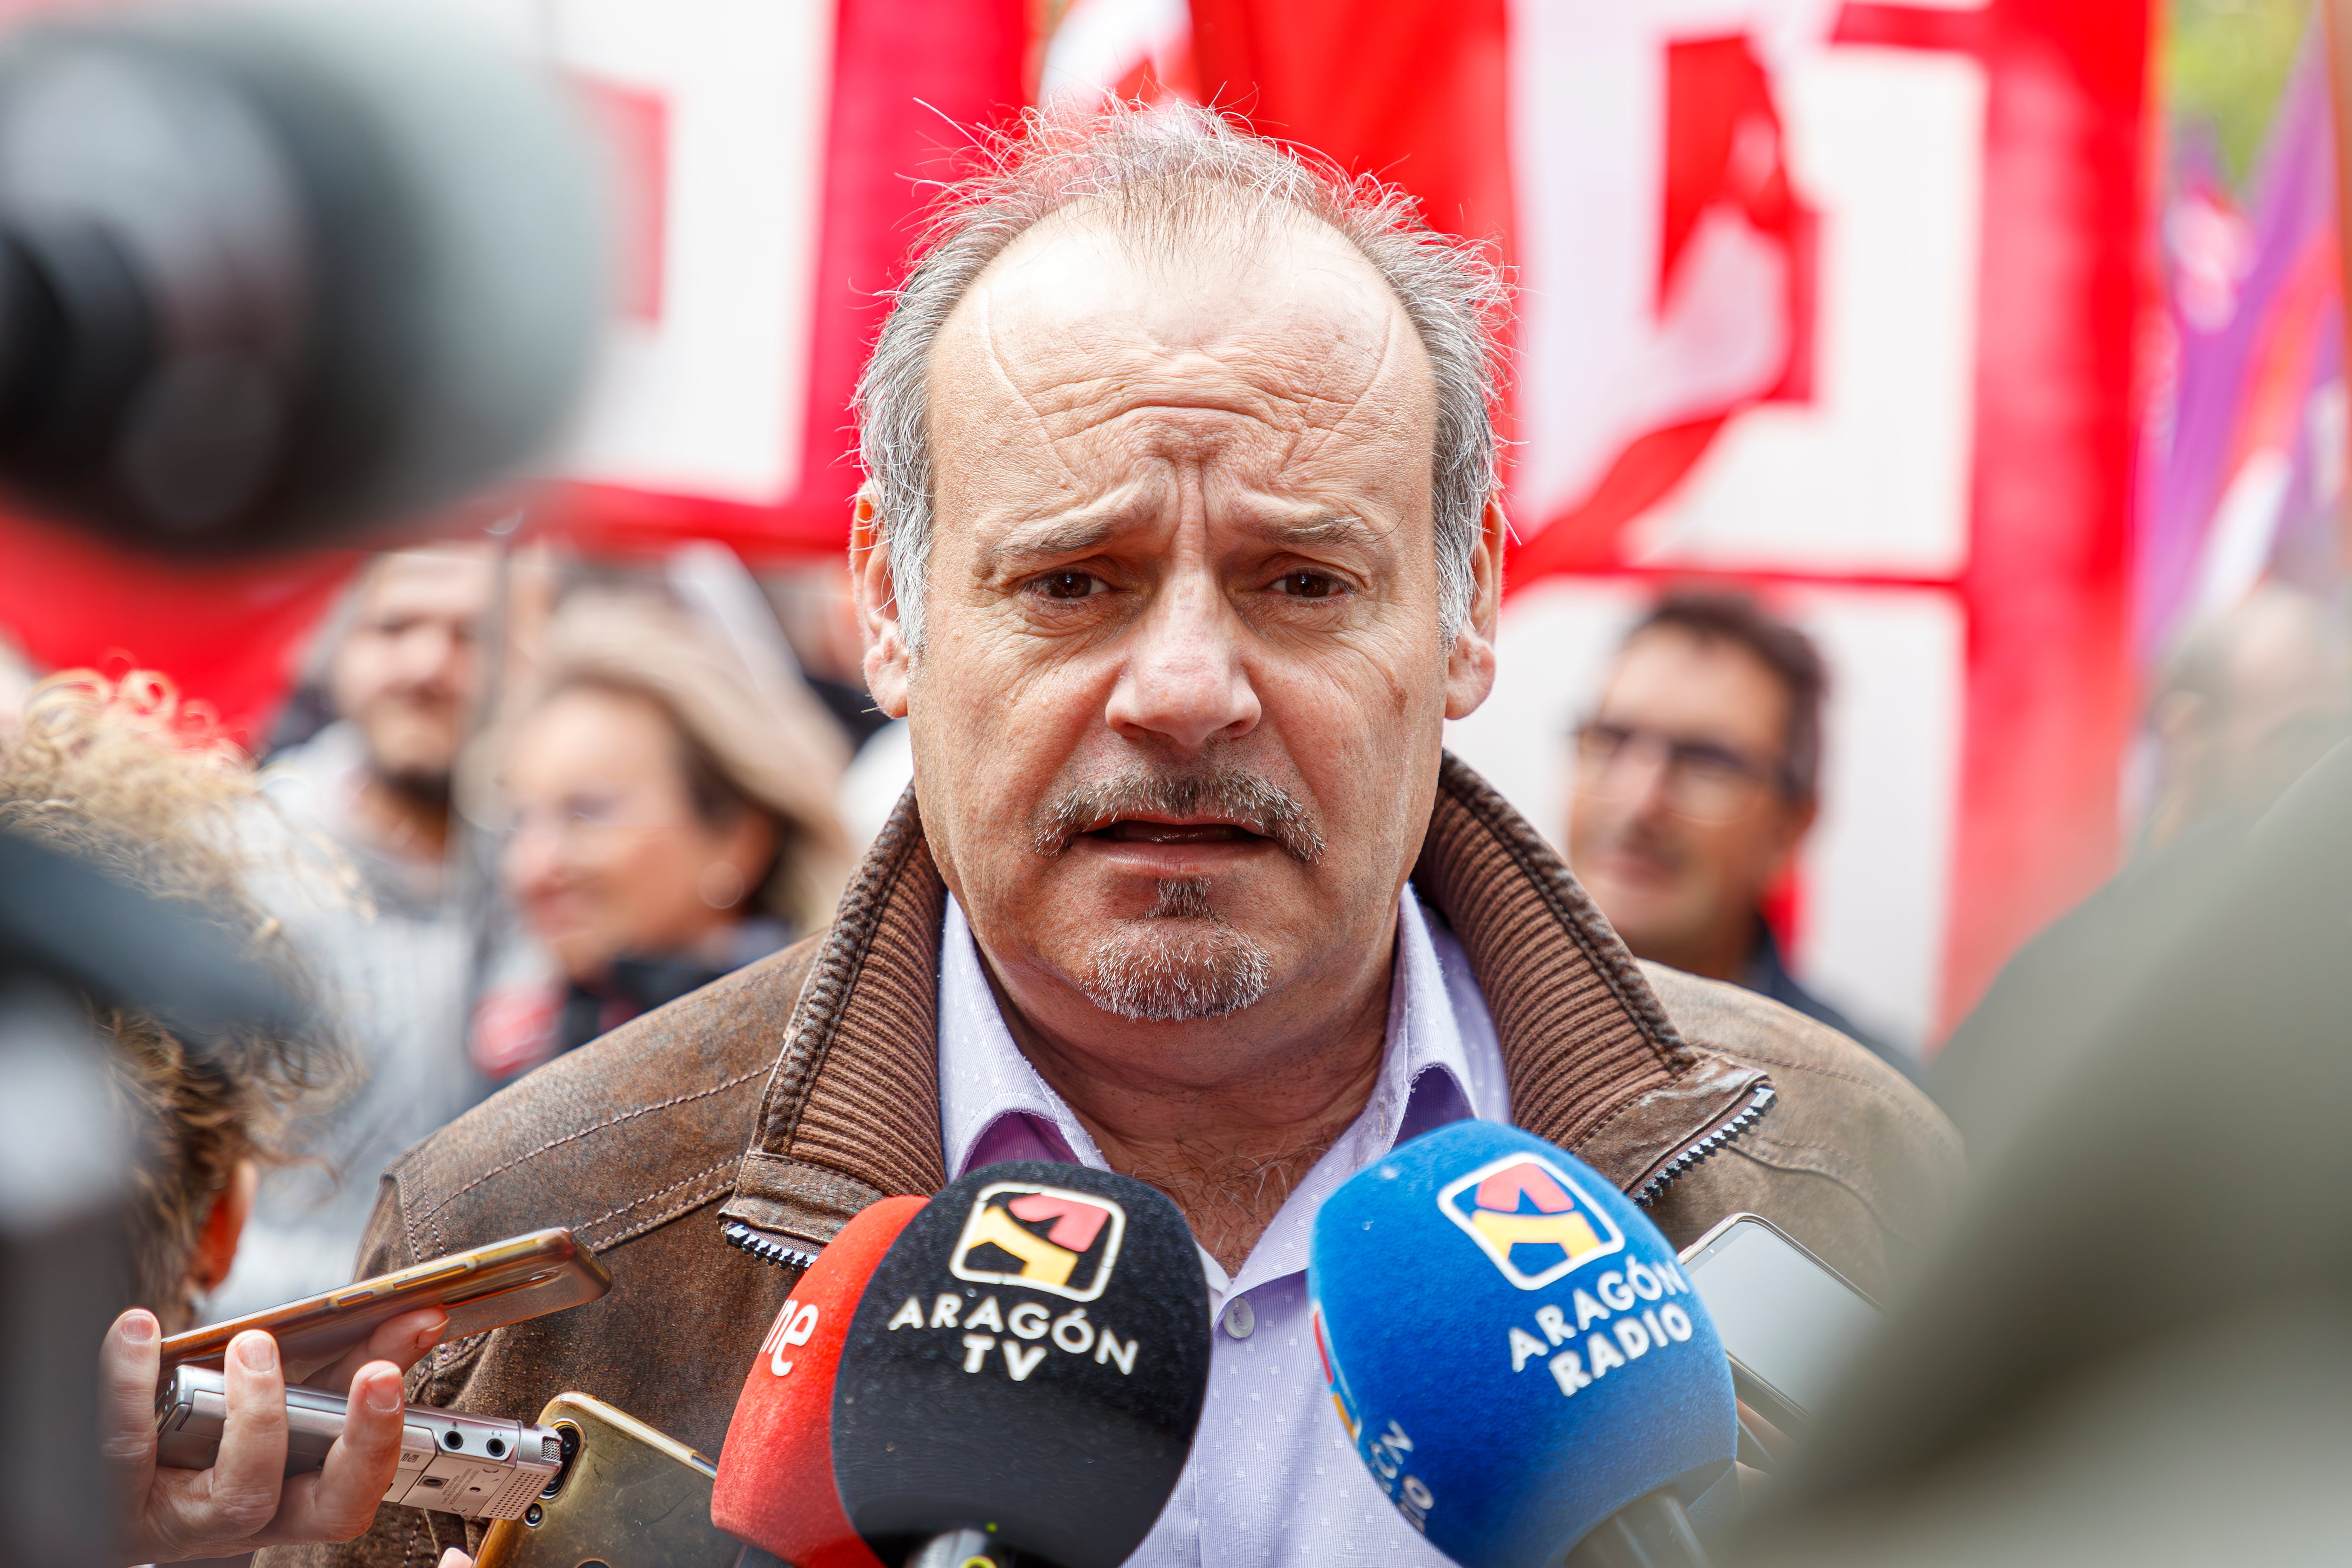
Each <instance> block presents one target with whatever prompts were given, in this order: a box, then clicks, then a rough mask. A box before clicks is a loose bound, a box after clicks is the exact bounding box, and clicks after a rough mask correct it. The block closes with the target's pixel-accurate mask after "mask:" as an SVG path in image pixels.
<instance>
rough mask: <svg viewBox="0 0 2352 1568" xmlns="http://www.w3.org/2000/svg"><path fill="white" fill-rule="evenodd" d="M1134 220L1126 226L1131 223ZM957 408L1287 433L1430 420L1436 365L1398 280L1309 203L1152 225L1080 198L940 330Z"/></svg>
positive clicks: (938, 372)
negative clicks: (1364, 416)
mask: <svg viewBox="0 0 2352 1568" xmlns="http://www.w3.org/2000/svg"><path fill="white" fill-rule="evenodd" d="M1122 220H1126V221H1122ZM932 373H933V374H932V399H933V404H934V412H935V413H938V412H940V403H941V401H942V399H943V398H944V399H949V400H953V399H956V398H960V397H965V396H969V395H971V394H973V393H975V392H977V391H979V390H980V388H979V387H978V386H976V385H974V384H973V382H974V378H975V377H977V379H978V380H979V381H981V382H985V383H993V384H995V387H996V389H997V390H999V391H1012V392H1013V393H1014V394H1015V395H1018V396H1020V397H1021V398H1022V400H1023V401H1024V403H1027V404H1028V405H1029V408H1028V411H1029V412H1030V413H1031V414H1032V415H1034V416H1036V417H1037V418H1039V419H1040V420H1042V421H1044V422H1045V424H1046V425H1047V426H1049V427H1051V426H1054V425H1055V424H1056V423H1057V422H1058V421H1059V419H1061V418H1062V417H1065V416H1076V417H1081V418H1084V419H1086V420H1087V421H1089V422H1094V421H1099V420H1100V419H1102V418H1104V417H1106V416H1116V414H1117V412H1118V405H1122V404H1124V405H1131V406H1135V407H1145V406H1160V407H1167V406H1177V407H1181V406H1184V405H1199V406H1202V407H1204V408H1210V409H1215V410H1222V411H1225V412H1229V413H1234V414H1240V415H1244V416H1248V417H1251V418H1254V419H1256V420H1260V421H1263V422H1264V423H1265V424H1268V425H1272V426H1277V427H1282V428H1293V429H1296V428H1302V427H1311V426H1328V424H1330V423H1331V422H1332V421H1333V419H1334V418H1335V417H1337V416H1339V415H1340V414H1342V413H1344V412H1346V411H1349V410H1355V409H1357V408H1358V407H1359V406H1360V405H1362V404H1364V403H1365V401H1366V400H1367V398H1370V399H1372V400H1373V401H1374V402H1376V403H1378V404H1382V405H1392V406H1391V407H1390V408H1389V409H1388V410H1387V413H1388V415H1389V417H1391V418H1394V417H1399V416H1402V417H1408V418H1412V419H1414V420H1415V421H1416V422H1424V423H1425V422H1427V421H1428V420H1429V419H1430V417H1431V415H1432V411H1433V398H1434V395H1433V388H1432V386H1431V384H1430V377H1429V369H1428V363H1427V357H1426V355H1425V353H1423V349H1422V345H1421V342H1420V339H1419V335H1418V334H1417V333H1416V332H1415V331H1414V330H1413V327H1412V322H1411V321H1410V319H1409V318H1407V317H1406V315H1405V313H1404V309H1403V307H1402V304H1401V303H1400V302H1399V301H1398V300H1397V298H1396V296H1395V294H1394V293H1393V292H1392V291H1391V289H1390V288H1389V287H1388V284H1387V282H1386V281H1385V280H1384V279H1382V278H1381V275H1380V273H1379V272H1378V271H1377V270H1376V269H1375V268H1373V267H1372V265H1371V263H1370V262H1369V261H1368V260H1366V259H1365V258H1364V256H1363V254H1362V252H1360V250H1358V249H1357V248H1356V247H1355V246H1354V245H1353V244H1352V243H1350V242H1349V239H1348V238H1347V237H1346V236H1344V235H1342V234H1340V233H1339V231H1338V230H1336V229H1334V228H1332V227H1331V226H1329V225H1328V224H1326V223H1324V222H1322V221H1321V220H1320V219H1318V218H1316V217H1314V216H1312V215H1310V214H1307V213H1305V212H1301V211H1298V210H1297V209H1295V208H1286V209H1278V210H1276V211H1275V212H1272V213H1259V212H1243V211H1238V210H1235V211H1230V212H1223V211H1221V208H1220V207H1219V206H1218V205H1204V206H1203V207H1202V209H1201V210H1200V211H1197V212H1193V213H1191V214H1189V215H1187V216H1185V217H1184V218H1183V220H1182V221H1170V220H1167V219H1165V218H1164V217H1162V218H1160V219H1159V220H1157V221H1151V222H1148V223H1144V224H1141V225H1138V224H1137V223H1136V222H1134V221H1133V220H1132V215H1129V214H1122V213H1119V212H1117V211H1115V210H1112V209H1110V208H1108V207H1107V206H1105V205H1101V204H1095V203H1076V204H1073V205H1071V206H1068V207H1066V208H1064V209H1062V210H1061V211H1060V212H1057V213H1055V214H1054V215H1052V216H1049V217H1047V218H1046V219H1045V220H1044V221H1042V222H1040V223H1039V224H1037V225H1036V226H1034V227H1032V228H1031V229H1030V230H1029V231H1028V232H1026V233H1025V234H1024V235H1023V236H1022V237H1020V238H1019V239H1017V240H1015V241H1014V242H1013V244H1012V245H1011V246H1009V247H1006V249H1005V251H1004V253H1003V255H1001V256H999V257H998V258H996V259H995V260H994V261H993V262H992V263H991V264H990V265H989V266H988V268H985V269H984V270H983V271H982V273H981V275H980V277H979V279H977V280H976V281H975V282H974V284H973V286H972V288H971V289H970V290H969V291H968V292H967V293H966V295H965V296H964V298H963V300H961V301H960V302H959V304H958V306H957V308H956V310H954V311H953V312H952V313H951V314H950V317H949V319H948V321H947V323H946V326H945V328H944V329H943V330H942V331H941V332H940V339H939V343H938V347H937V348H936V350H935V351H934V358H933V363H932Z"/></svg>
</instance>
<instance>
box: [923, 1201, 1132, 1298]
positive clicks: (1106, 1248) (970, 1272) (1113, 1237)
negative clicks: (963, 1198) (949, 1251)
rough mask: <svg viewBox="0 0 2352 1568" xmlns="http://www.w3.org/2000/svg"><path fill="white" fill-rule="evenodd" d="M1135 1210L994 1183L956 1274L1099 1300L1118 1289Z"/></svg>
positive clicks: (975, 1213)
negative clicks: (1114, 1274) (1112, 1286)
mask: <svg viewBox="0 0 2352 1568" xmlns="http://www.w3.org/2000/svg"><path fill="white" fill-rule="evenodd" d="M1126 1234H1127V1211H1126V1210H1124V1209H1122V1208H1120V1207H1119V1206H1118V1205H1117V1204H1116V1203H1113V1202H1112V1201H1111V1200H1110V1199H1108V1198H1105V1197H1097V1196H1096V1195H1095V1194H1091V1193H1073V1192H1069V1191H1066V1189H1064V1188H1061V1187H1043V1186H1038V1185H1037V1184H1034V1183H1031V1182H993V1183H991V1184H989V1185H987V1186H984V1187H982V1188H981V1189H980V1195H979V1196H978V1197H976V1198H974V1199H973V1200H972V1205H971V1215H969V1216H968V1217H967V1218H966V1219H965V1220H964V1222H963V1235H962V1236H961V1237H958V1238H957V1240H956V1246H955V1253H954V1255H953V1257H952V1258H951V1259H950V1262H949V1265H948V1268H949V1271H950V1273H952V1274H953V1275H954V1276H955V1277H956V1278H957V1279H969V1280H971V1281H972V1282H973V1283H975V1284H980V1285H1025V1286H1028V1287H1029V1288H1030V1289H1036V1290H1048V1291H1051V1292H1052V1293H1053V1294H1055V1295H1056V1296H1066V1297H1067V1298H1069V1299H1070V1300H1073V1301H1091V1300H1095V1298H1097V1297H1098V1296H1100V1295H1101V1294H1102V1293H1103V1288H1104V1287H1105V1286H1107V1285H1108V1284H1109V1283H1110V1271H1111V1269H1112V1268H1114V1267H1115V1266H1116V1265H1117V1264H1118V1244H1119V1241H1120V1240H1121V1238H1122V1237H1125V1236H1126Z"/></svg>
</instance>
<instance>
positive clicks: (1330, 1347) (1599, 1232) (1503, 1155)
mask: <svg viewBox="0 0 2352 1568" xmlns="http://www.w3.org/2000/svg"><path fill="white" fill-rule="evenodd" d="M1307 1290H1308V1293H1309V1295H1310V1297H1311V1298H1312V1300H1313V1302H1314V1306H1315V1325H1316V1336H1317V1340H1318V1345H1319V1347H1320V1349H1321V1351H1322V1353H1323V1357H1324V1365H1325V1371H1326V1373H1327V1375H1328V1378H1329V1380H1330V1383H1331V1388H1332V1399H1333V1403H1334V1404H1335V1405H1337V1406H1338V1407H1339V1415H1340V1419H1341V1421H1342V1422H1343V1423H1344V1424H1345V1425H1346V1426H1347V1427H1348V1429H1349V1436H1351V1437H1352V1438H1353V1439H1354V1441H1355V1444H1356V1449H1357V1454H1358V1456H1359V1457H1360V1458H1361V1459H1362V1460H1363V1461H1364V1463H1365V1465H1366V1466H1367V1467H1368V1468H1370V1471H1371V1473H1372V1479H1374V1481H1375V1482H1377V1483H1378V1484H1379V1486H1380V1487H1381V1490H1382V1491H1384V1492H1386V1493H1387V1494H1388V1496H1389V1498H1390V1499H1391V1501H1393V1502H1394V1503H1395V1504H1396V1506H1397V1508H1398V1510H1399V1511H1401V1512H1402V1514H1403V1515H1404V1517H1405V1519H1406V1520H1407V1521H1409V1522H1410V1523H1412V1525H1413V1526H1414V1527H1415V1528H1416V1529H1418V1530H1420V1531H1423V1533H1424V1534H1426V1535H1427V1536H1428V1538H1429V1540H1430V1542H1431V1543H1432V1544H1433V1545H1434V1546H1435V1547H1437V1549H1438V1550H1439V1551H1441V1552H1444V1553H1445V1554H1446V1555H1447V1556H1448V1557H1451V1558H1453V1559H1454V1561H1455V1562H1456V1563H1462V1564H1463V1565H1464V1568H1549V1565H1552V1564H1558V1563H1567V1564H1569V1565H1570V1568H1668V1565H1672V1568H1687V1565H1691V1564H1703V1563H1706V1552H1705V1550H1704V1549H1703V1547H1702V1546H1701V1545H1700V1543H1699V1540H1698V1536H1697V1533H1696V1531H1695V1529H1694V1528H1693V1524H1692V1517H1693V1515H1694V1514H1696V1516H1697V1517H1698V1518H1700V1519H1701V1520H1706V1521H1712V1520H1713V1518H1714V1517H1715V1516H1716V1514H1717V1510H1727V1509H1728V1508H1729V1507H1731V1506H1734V1505H1736V1503H1737V1500H1738V1491H1737V1488H1738V1482H1737V1480H1736V1479H1734V1478H1733V1473H1732V1465H1731V1461H1732V1456H1733V1452H1734V1449H1735V1447H1736V1445H1737V1441H1738V1409H1737V1405H1736V1404H1735V1401H1734V1398H1733V1395H1732V1388H1731V1372H1730V1367H1729V1363H1728V1362H1727V1359H1726V1358H1725V1355H1724V1352H1723V1347H1722V1344H1721V1343H1720V1342H1719V1341H1718V1340H1717V1337H1716V1331H1715V1327H1714V1325H1713V1324H1712V1323H1711V1322H1710V1321H1708V1318H1707V1315H1706V1308H1705V1307H1704V1306H1703V1305H1702V1304H1701V1302H1700V1300H1699V1298H1698V1295H1697V1292H1696V1291H1695V1290H1693V1289H1691V1287H1690V1284H1689V1281H1688V1280H1687V1279H1685V1277H1684V1275H1683V1273H1682V1270H1681V1268H1679V1266H1678V1265H1677V1264H1676V1262H1675V1250H1674V1248H1673V1247H1672V1246H1670V1245H1669V1244H1668V1243H1667V1241H1666V1238H1665V1237H1664V1236H1662V1235H1660V1234H1659V1231H1658V1228H1657V1226H1654V1225H1653V1224H1652V1223H1651V1222H1650V1220H1649V1219H1648V1217H1647V1216H1645V1215H1643V1214H1642V1212H1641V1211H1640V1210H1639V1209H1637V1208H1635V1207H1634V1206H1633V1203H1632V1202H1631V1201H1630V1200H1628V1199H1627V1198H1626V1197H1625V1196H1624V1195H1623V1194H1621V1193H1620V1192H1618V1191H1617V1189H1616V1188H1615V1187H1613V1186H1612V1185H1611V1184H1609V1183H1608V1182H1606V1181H1604V1180H1603V1179H1601V1177H1600V1176H1599V1175H1598V1174H1596V1173H1594V1172H1593V1171H1592V1169H1591V1167H1590V1166H1588V1165H1586V1164H1584V1163H1582V1162H1581V1161H1580V1160H1578V1159H1576V1158H1575V1157H1574V1156H1573V1155H1571V1154H1569V1153H1566V1152H1563V1151H1561V1150H1559V1149H1557V1148H1554V1147H1553V1146H1552V1145H1550V1144H1549V1143H1546V1142H1543V1141H1542V1140H1541V1139H1539V1138H1536V1137H1533V1136H1531V1135H1530V1134H1528V1133H1526V1132H1522V1131H1518V1130H1517V1129H1516V1128H1512V1127H1506V1126H1502V1125H1498V1124H1496V1123H1494V1122H1488V1121H1459V1122H1455V1123H1454V1124H1453V1125H1452V1126H1450V1127H1445V1128H1442V1129H1440V1130H1439V1131H1435V1132H1432V1133H1430V1134H1428V1135H1427V1136H1425V1137H1423V1138H1417V1139H1415V1140H1413V1141H1412V1142H1410V1143H1406V1144H1404V1145H1402V1146H1401V1147H1400V1148H1398V1149H1397V1150H1396V1151H1395V1152H1392V1153H1391V1154H1390V1155H1389V1156H1388V1157H1387V1158H1386V1159H1383V1160H1381V1161H1379V1162H1378V1163H1374V1164H1372V1165H1370V1166H1367V1167H1366V1168H1365V1169H1363V1170H1362V1171H1360V1172H1358V1173H1356V1174H1355V1175H1354V1176H1352V1177H1350V1178H1349V1180H1348V1181H1347V1182H1346V1183H1345V1184H1343V1185H1341V1186H1340V1187H1339V1190H1338V1191H1337V1192H1335V1193H1333V1194H1331V1196H1330V1197H1329V1198H1328V1199H1326V1200H1325V1201H1324V1204H1323V1206H1322V1209H1321V1211H1320V1212H1319V1213H1318V1215H1317V1216H1316V1221H1315V1236H1314V1241H1313V1244H1312V1247H1311V1249H1310V1253H1309V1258H1308V1263H1307Z"/></svg>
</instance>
